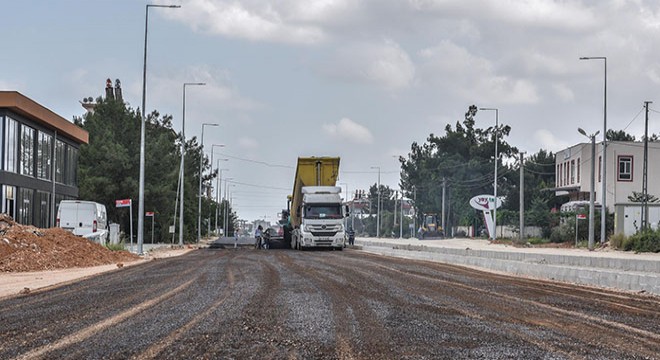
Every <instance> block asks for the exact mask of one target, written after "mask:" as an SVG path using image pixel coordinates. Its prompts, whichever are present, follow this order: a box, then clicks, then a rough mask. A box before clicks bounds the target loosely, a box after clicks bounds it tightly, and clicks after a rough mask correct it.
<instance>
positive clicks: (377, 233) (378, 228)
mask: <svg viewBox="0 0 660 360" xmlns="http://www.w3.org/2000/svg"><path fill="white" fill-rule="evenodd" d="M371 168H372V169H378V210H377V212H376V237H377V238H380V166H372V167H371Z"/></svg>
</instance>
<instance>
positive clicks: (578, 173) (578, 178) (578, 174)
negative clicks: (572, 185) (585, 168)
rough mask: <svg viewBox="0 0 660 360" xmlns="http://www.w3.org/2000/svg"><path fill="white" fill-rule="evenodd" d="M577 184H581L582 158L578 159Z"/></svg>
mask: <svg viewBox="0 0 660 360" xmlns="http://www.w3.org/2000/svg"><path fill="white" fill-rule="evenodd" d="M577 182H578V184H579V183H580V158H578V159H577Z"/></svg>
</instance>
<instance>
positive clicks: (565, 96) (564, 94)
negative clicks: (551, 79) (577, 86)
mask: <svg viewBox="0 0 660 360" xmlns="http://www.w3.org/2000/svg"><path fill="white" fill-rule="evenodd" d="M552 89H553V90H554V91H555V93H556V94H557V96H558V97H559V98H560V99H561V100H563V101H565V102H572V101H573V100H575V94H574V93H573V90H572V89H571V88H569V87H568V86H566V84H552Z"/></svg>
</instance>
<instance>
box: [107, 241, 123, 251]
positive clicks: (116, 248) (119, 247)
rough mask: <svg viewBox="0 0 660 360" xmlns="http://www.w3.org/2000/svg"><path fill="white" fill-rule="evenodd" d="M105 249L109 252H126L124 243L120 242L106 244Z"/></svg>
mask: <svg viewBox="0 0 660 360" xmlns="http://www.w3.org/2000/svg"><path fill="white" fill-rule="evenodd" d="M105 247H106V248H108V249H109V250H112V251H122V250H126V248H125V247H124V242H120V243H119V244H109V243H108V244H106V245H105Z"/></svg>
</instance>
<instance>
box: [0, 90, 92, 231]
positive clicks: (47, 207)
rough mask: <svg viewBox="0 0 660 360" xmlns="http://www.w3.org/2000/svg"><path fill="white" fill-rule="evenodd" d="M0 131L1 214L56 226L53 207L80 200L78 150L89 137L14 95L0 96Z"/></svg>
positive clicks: (13, 93)
mask: <svg viewBox="0 0 660 360" xmlns="http://www.w3.org/2000/svg"><path fill="white" fill-rule="evenodd" d="M0 131H1V133H2V136H1V137H0V149H2V153H1V155H0V156H1V158H2V161H0V185H1V186H2V188H1V189H0V192H1V196H2V203H1V206H0V211H1V212H3V213H6V214H9V215H10V216H12V217H13V218H14V219H15V220H16V221H17V222H19V223H21V224H30V225H35V226H38V227H51V226H54V224H55V215H56V214H55V211H56V210H55V209H56V205H57V204H58V203H59V202H60V201H61V200H64V199H76V198H77V197H78V179H77V173H78V149H79V147H80V145H81V144H87V143H88V142H89V134H88V133H87V131H85V130H83V129H81V128H80V127H78V126H76V125H74V124H73V123H72V122H70V121H68V120H66V119H64V118H63V117H61V116H59V115H57V114H55V113H54V112H52V111H50V110H49V109H47V108H45V107H44V106H42V105H40V104H38V103H37V102H35V101H34V100H32V99H30V98H28V97H26V96H24V95H22V94H21V93H19V92H16V91H0ZM53 200H54V201H53Z"/></svg>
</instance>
